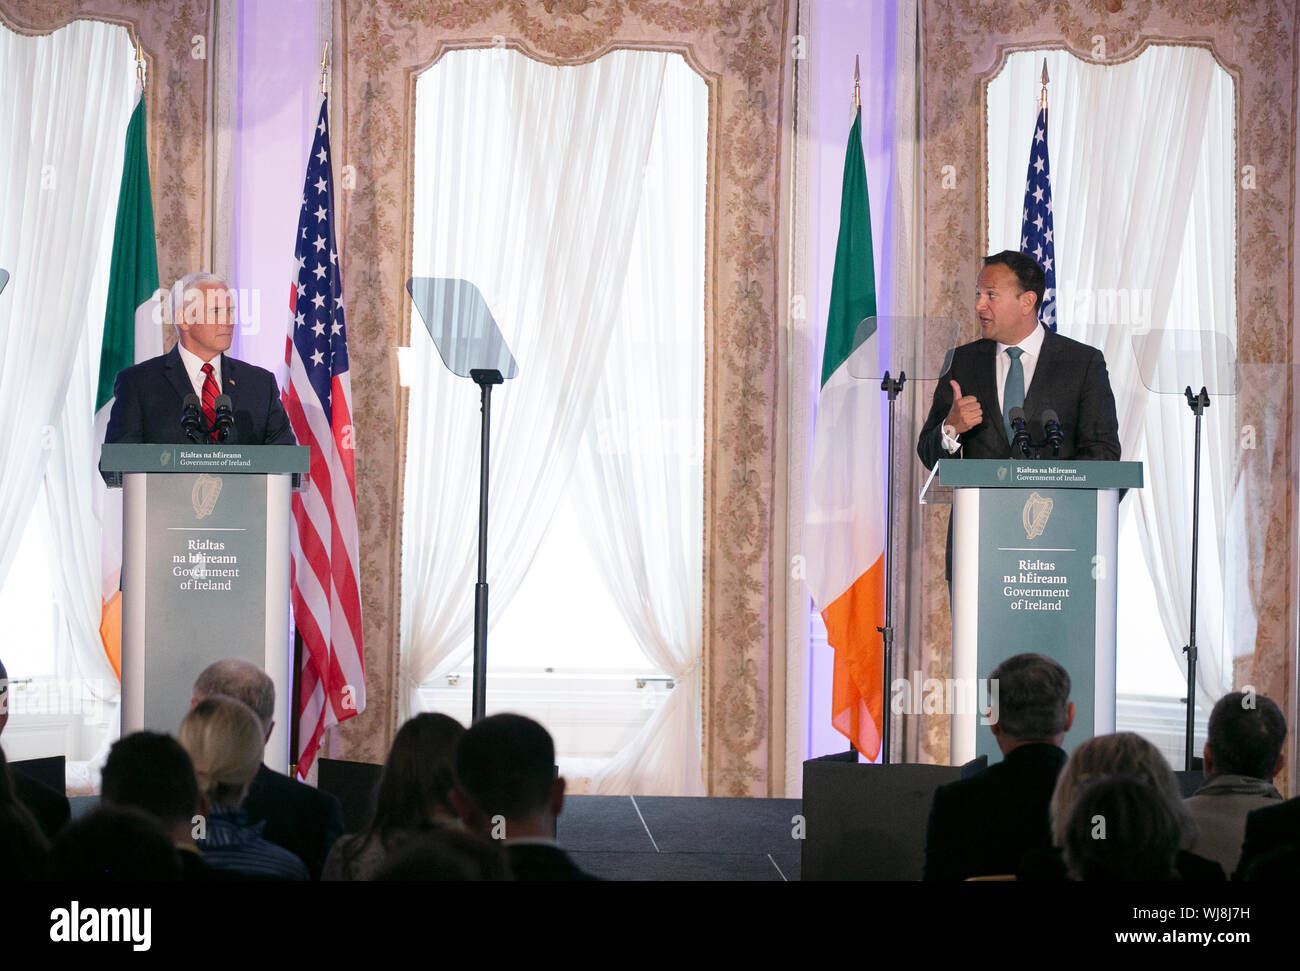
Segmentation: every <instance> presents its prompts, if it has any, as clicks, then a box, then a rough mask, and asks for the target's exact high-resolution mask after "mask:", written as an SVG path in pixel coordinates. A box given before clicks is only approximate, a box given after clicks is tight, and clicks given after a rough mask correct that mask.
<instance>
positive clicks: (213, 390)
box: [203, 364, 221, 442]
mask: <svg viewBox="0 0 1300 971" xmlns="http://www.w3.org/2000/svg"><path fill="white" fill-rule="evenodd" d="M203 373H204V375H206V377H204V379H203V417H204V418H205V419H206V420H207V422H208V427H209V428H211V429H212V440H213V441H214V442H215V441H216V440H217V430H216V428H215V427H214V426H215V425H216V421H217V395H219V394H220V393H221V391H220V389H219V388H217V379H216V378H214V377H213V376H212V365H211V364H205V365H203Z"/></svg>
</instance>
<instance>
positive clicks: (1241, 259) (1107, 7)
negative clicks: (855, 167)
mask: <svg viewBox="0 0 1300 971" xmlns="http://www.w3.org/2000/svg"><path fill="white" fill-rule="evenodd" d="M922 25H923V26H922V31H923V37H922V71H923V79H924V80H923V92H924V95H923V99H924V104H923V109H922V114H923V121H922V129H923V142H924V152H925V163H924V173H923V176H922V178H923V183H924V195H925V204H924V209H925V219H926V240H925V266H926V283H925V312H926V313H927V314H928V315H931V316H947V317H951V318H953V319H956V320H960V321H967V322H968V323H965V324H963V325H962V332H961V333H959V334H956V335H953V334H949V333H943V334H934V335H927V339H926V343H925V358H926V359H925V362H924V364H925V366H926V367H927V368H930V369H934V368H937V367H938V366H939V364H940V361H941V360H942V355H943V353H944V351H945V349H946V348H947V347H949V346H951V344H952V343H954V342H964V341H967V340H972V339H974V338H975V337H976V336H977V334H976V333H975V328H974V324H973V317H972V315H971V313H970V309H969V306H968V305H969V302H970V301H969V296H968V295H969V294H970V293H972V292H973V291H974V287H975V277H976V274H977V269H978V260H977V258H978V257H979V256H980V255H982V253H983V252H984V251H983V249H982V247H983V245H984V244H985V242H986V230H985V222H984V194H985V191H984V190H985V177H984V171H983V169H984V155H983V144H984V142H983V134H982V129H981V125H982V120H983V95H984V92H985V90H986V84H987V80H988V79H989V78H991V77H992V76H993V75H994V74H995V73H996V71H997V69H998V67H999V66H1000V64H1001V62H1002V60H1003V59H1004V58H1005V56H1006V54H1007V53H1008V52H1010V51H1014V50H1025V49H1042V48H1058V49H1059V48H1064V49H1067V50H1069V51H1071V52H1072V53H1074V54H1075V55H1076V56H1078V57H1080V58H1083V59H1085V60H1089V61H1092V62H1094V63H1105V64H1112V63H1118V62H1120V61H1124V60H1128V59H1130V58H1132V57H1135V56H1137V55H1138V54H1140V53H1141V51H1142V50H1143V49H1144V48H1145V47H1146V46H1147V45H1149V44H1152V43H1179V44H1194V45H1199V46H1204V47H1207V48H1209V49H1210V51H1211V52H1212V53H1213V54H1214V56H1215V57H1216V59H1217V60H1218V61H1219V63H1220V64H1221V65H1223V67H1224V68H1225V69H1226V70H1227V71H1228V72H1229V73H1230V74H1231V75H1232V77H1233V79H1234V81H1235V85H1236V92H1235V93H1236V112H1237V128H1236V146H1235V148H1236V158H1237V164H1238V167H1239V170H1240V167H1241V166H1245V165H1250V166H1253V170H1254V173H1255V178H1254V179H1253V182H1252V186H1253V187H1244V186H1243V185H1242V184H1241V182H1240V181H1239V184H1238V191H1237V240H1238V246H1237V318H1238V357H1239V360H1240V363H1241V364H1242V365H1243V367H1244V370H1243V374H1244V375H1245V376H1246V380H1243V382H1242V389H1241V391H1242V396H1241V400H1240V403H1239V413H1240V414H1241V415H1242V420H1243V422H1244V423H1250V424H1252V425H1253V426H1254V427H1255V428H1256V429H1259V430H1260V435H1261V436H1262V437H1263V438H1265V439H1267V442H1265V443H1263V444H1261V445H1260V446H1259V447H1256V448H1254V449H1249V450H1243V451H1242V452H1241V455H1240V457H1239V460H1238V465H1237V469H1236V476H1235V481H1236V484H1237V487H1238V488H1239V489H1242V490H1244V495H1245V496H1246V502H1245V506H1246V507H1247V509H1248V512H1247V513H1246V526H1245V536H1244V537H1243V538H1242V548H1243V550H1244V554H1245V555H1244V557H1243V559H1242V561H1240V562H1238V561H1234V562H1231V563H1229V570H1228V572H1229V574H1230V575H1232V576H1234V577H1236V578H1237V579H1236V580H1235V581H1234V582H1237V583H1240V584H1242V585H1244V586H1245V588H1246V589H1245V590H1244V591H1243V595H1244V596H1248V597H1249V602H1250V603H1251V605H1252V606H1253V608H1254V612H1255V615H1256V617H1257V621H1258V628H1257V631H1256V632H1255V645H1256V647H1255V654H1254V659H1253V664H1252V665H1250V667H1251V668H1253V671H1252V673H1251V677H1252V679H1253V683H1254V684H1255V685H1256V686H1257V687H1258V689H1259V690H1260V691H1261V692H1263V693H1265V694H1268V695H1270V696H1271V697H1273V698H1275V699H1277V700H1278V701H1279V702H1280V703H1283V702H1286V703H1285V704H1284V709H1286V710H1290V711H1291V712H1293V713H1294V710H1295V709H1294V704H1295V700H1294V699H1288V694H1289V691H1288V687H1289V685H1288V681H1289V677H1290V675H1289V665H1290V657H1291V655H1292V652H1293V650H1294V644H1295V638H1294V628H1295V616H1294V607H1293V605H1292V604H1291V603H1290V600H1291V594H1292V592H1293V591H1294V589H1295V583H1296V578H1295V551H1294V549H1293V548H1292V547H1293V544H1294V536H1295V519H1296V517H1295V505H1296V498H1297V497H1296V493H1295V490H1294V487H1293V482H1294V479H1295V474H1296V455H1295V451H1294V448H1293V445H1292V440H1291V431H1290V430H1291V416H1292V411H1293V396H1292V388H1291V384H1292V382H1291V380H1290V378H1291V366H1292V356H1291V354H1292V351H1291V346H1292V340H1291V335H1292V330H1293V324H1294V321H1293V314H1292V307H1293V306H1294V265H1295V261H1294V238H1293V230H1292V227H1293V225H1294V218H1295V152H1294V146H1295V131H1296V129H1295V119H1296V107H1295V104H1296V85H1295V68H1296V47H1295V43H1296V17H1295V8H1294V4H1291V3H1284V2H1281V0H1261V2H1234V0H1062V2H1054V3H1049V4H1044V3H1041V2H1037V0H1010V2H1007V3H1001V4H996V5H994V4H984V3H978V2H975V0H923V5H922ZM945 164H957V165H958V167H959V171H960V172H961V173H962V176H961V178H960V179H959V181H958V187H957V189H956V190H949V191H943V190H942V189H941V184H940V180H941V177H942V176H941V172H940V168H941V167H942V166H943V165H945ZM1280 254H1286V255H1287V258H1285V259H1280V258H1279V256H1280ZM1281 321H1286V322H1287V324H1288V326H1285V327H1283V326H1279V322H1281ZM927 373H928V372H927ZM1252 375H1253V376H1254V377H1253V378H1252V377H1251V376H1252ZM944 537H945V522H944V517H943V516H942V515H941V514H938V513H935V512H930V513H928V514H926V518H925V522H924V544H923V547H924V548H923V550H922V551H920V552H919V553H918V554H917V555H921V556H923V557H924V563H925V567H924V577H925V580H924V589H923V597H924V601H923V603H924V608H923V616H924V633H923V638H924V642H925V644H926V645H928V653H929V659H928V660H929V664H928V669H932V670H933V673H935V674H936V676H940V677H942V676H944V675H943V671H945V670H946V669H947V668H948V664H949V661H948V650H949V648H948V644H949V619H948V607H947V591H946V587H945V584H944V580H943V549H944ZM1264 564H1269V565H1270V566H1269V569H1268V572H1267V573H1266V572H1265V568H1264ZM1279 574H1283V575H1282V576H1279ZM927 673H931V670H927ZM921 734H922V736H923V741H922V746H921V747H922V750H923V752H924V754H925V755H927V756H928V757H929V758H930V759H932V760H934V761H940V762H942V761H946V759H947V753H948V738H947V725H946V720H944V719H933V720H931V722H930V723H929V724H927V725H926V726H925V727H924V729H923V730H922V732H921Z"/></svg>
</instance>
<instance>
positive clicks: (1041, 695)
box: [924, 654, 1074, 880]
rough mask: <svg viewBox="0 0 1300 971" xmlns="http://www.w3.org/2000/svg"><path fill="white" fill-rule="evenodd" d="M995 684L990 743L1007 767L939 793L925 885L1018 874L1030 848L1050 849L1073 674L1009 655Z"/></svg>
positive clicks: (1048, 662) (1035, 657) (1037, 658)
mask: <svg viewBox="0 0 1300 971" xmlns="http://www.w3.org/2000/svg"><path fill="white" fill-rule="evenodd" d="M989 677H990V679H991V680H992V681H993V682H994V683H995V684H996V685H997V694H996V696H995V697H996V708H995V710H994V712H993V723H992V726H991V727H992V730H993V737H994V738H995V739H996V740H997V743H998V748H999V749H1001V750H1002V761H1001V762H998V763H997V764H996V765H991V766H989V767H988V768H987V769H985V770H984V771H982V772H979V773H977V774H976V775H973V776H971V777H970V778H968V779H961V780H959V781H957V782H950V783H948V785H946V786H940V787H939V788H938V789H936V790H935V793H934V801H933V803H932V804H931V807H930V821H929V825H928V826H927V828H926V833H925V877H924V878H925V879H926V880H965V879H967V878H969V877H977V876H992V875H999V874H1013V873H1015V872H1016V869H1017V867H1018V866H1019V864H1020V860H1021V857H1023V856H1024V855H1025V853H1026V852H1027V851H1029V850H1035V849H1046V848H1048V847H1050V846H1051V845H1052V833H1051V823H1050V820H1049V818H1048V804H1049V803H1050V802H1051V799H1052V790H1053V789H1054V788H1055V786H1056V777H1057V776H1058V775H1059V774H1060V772H1061V769H1062V768H1063V767H1064V765H1065V751H1064V749H1062V748H1061V744H1062V743H1063V742H1064V741H1065V733H1066V732H1067V731H1069V729H1070V725H1071V724H1072V723H1073V722H1074V702H1072V701H1070V676H1069V674H1067V673H1066V670H1065V668H1063V667H1061V665H1059V664H1057V663H1056V662H1055V661H1053V660H1052V659H1051V658H1047V657H1043V656H1042V655H1041V654H1017V655H1015V656H1014V657H1009V658H1007V659H1006V660H1005V661H1003V662H1002V663H1001V664H999V665H998V666H997V667H996V668H994V669H993V673H992V674H991V675H989Z"/></svg>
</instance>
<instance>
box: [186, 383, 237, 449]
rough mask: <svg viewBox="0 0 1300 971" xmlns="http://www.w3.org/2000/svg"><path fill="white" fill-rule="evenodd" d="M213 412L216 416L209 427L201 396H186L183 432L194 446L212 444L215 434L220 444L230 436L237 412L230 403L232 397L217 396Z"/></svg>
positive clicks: (226, 395)
mask: <svg viewBox="0 0 1300 971" xmlns="http://www.w3.org/2000/svg"><path fill="white" fill-rule="evenodd" d="M213 410H214V411H215V412H216V414H215V415H214V417H213V419H212V424H211V425H209V424H208V423H207V421H206V419H205V418H204V417H203V405H202V404H201V403H200V402H199V396H198V395H196V394H191V395H186V396H185V406H184V409H183V410H182V411H181V430H182V431H183V432H185V437H186V438H188V439H189V440H190V441H191V442H193V443H194V444H196V445H201V444H203V443H205V442H211V441H212V435H213V433H214V432H215V433H216V436H217V438H216V440H217V441H218V442H224V441H225V440H226V439H227V438H228V437H229V436H230V426H231V425H233V424H234V423H235V412H234V408H233V406H232V405H231V403H230V395H228V394H220V395H217V400H216V402H215V403H214V404H213Z"/></svg>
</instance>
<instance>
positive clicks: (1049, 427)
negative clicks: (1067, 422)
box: [1043, 408, 1065, 458]
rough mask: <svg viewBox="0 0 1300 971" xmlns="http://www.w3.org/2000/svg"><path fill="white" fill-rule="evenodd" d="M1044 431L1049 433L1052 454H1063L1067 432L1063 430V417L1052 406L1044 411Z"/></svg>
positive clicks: (1054, 455)
mask: <svg viewBox="0 0 1300 971" xmlns="http://www.w3.org/2000/svg"><path fill="white" fill-rule="evenodd" d="M1043 433H1044V434H1045V435H1047V444H1048V445H1050V446H1052V456H1053V458H1055V457H1056V456H1058V455H1060V454H1061V445H1062V444H1064V442H1065V432H1063V431H1062V430H1061V419H1060V418H1058V417H1057V416H1056V412H1054V411H1053V410H1052V409H1051V408H1048V409H1046V410H1045V411H1044V412H1043Z"/></svg>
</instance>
